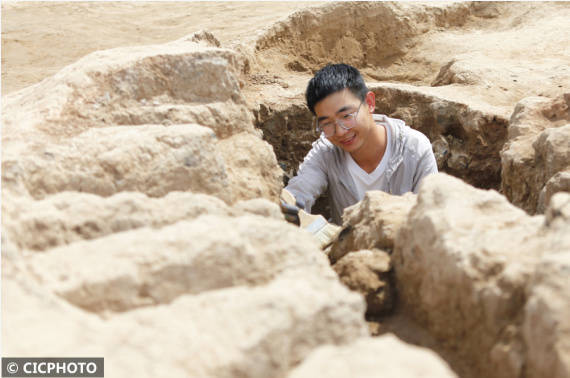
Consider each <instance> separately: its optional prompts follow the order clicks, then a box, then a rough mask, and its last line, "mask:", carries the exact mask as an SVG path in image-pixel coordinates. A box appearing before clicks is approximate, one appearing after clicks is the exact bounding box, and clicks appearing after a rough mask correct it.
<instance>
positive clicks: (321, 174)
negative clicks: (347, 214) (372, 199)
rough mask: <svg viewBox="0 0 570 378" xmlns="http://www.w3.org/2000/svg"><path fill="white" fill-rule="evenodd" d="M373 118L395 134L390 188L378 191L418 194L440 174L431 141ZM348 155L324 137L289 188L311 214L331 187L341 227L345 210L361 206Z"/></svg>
mask: <svg viewBox="0 0 570 378" xmlns="http://www.w3.org/2000/svg"><path fill="white" fill-rule="evenodd" d="M373 117H374V121H376V123H377V124H381V125H384V126H386V127H390V131H391V141H390V143H391V144H390V148H391V156H390V160H389V161H388V165H387V167H386V171H385V172H384V174H385V175H386V186H385V187H382V188H378V190H382V191H384V192H387V193H391V194H397V195H401V194H404V193H406V192H414V193H417V192H418V189H419V184H420V182H421V180H422V178H423V177H425V176H426V175H428V174H430V173H436V172H437V163H436V161H435V157H434V155H433V151H432V148H431V143H430V141H429V139H428V138H427V137H426V136H425V135H424V134H422V133H420V132H419V131H417V130H414V129H412V128H410V127H409V126H406V124H405V123H404V122H403V121H402V120H399V119H394V118H389V117H387V116H385V115H379V114H374V115H373ZM346 153H347V152H345V151H344V150H342V149H341V148H339V147H337V146H335V145H334V144H332V143H331V142H329V141H328V139H326V137H325V136H324V135H321V137H320V138H319V139H317V141H315V142H314V143H313V147H312V148H311V150H310V151H309V153H308V154H307V156H305V159H304V161H303V163H301V165H300V166H299V172H298V173H297V176H295V177H293V178H292V179H291V180H290V181H289V184H288V185H287V187H286V189H287V190H288V191H290V192H291V193H292V194H293V195H294V196H295V198H296V199H297V201H298V202H300V203H303V204H304V206H305V211H307V212H310V211H311V207H312V206H313V204H314V203H315V201H316V200H317V198H318V197H319V196H320V195H321V194H322V193H323V192H324V191H325V190H326V188H327V186H328V188H329V192H330V196H331V198H330V199H331V212H332V219H333V222H335V223H337V224H341V223H342V212H343V210H344V209H345V208H346V207H348V206H351V205H354V204H355V203H357V202H358V198H357V194H356V188H355V184H354V181H353V179H352V176H351V175H350V172H349V171H348V167H347V166H346V164H345V161H346V160H345V155H344V154H346Z"/></svg>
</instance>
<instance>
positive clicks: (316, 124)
mask: <svg viewBox="0 0 570 378" xmlns="http://www.w3.org/2000/svg"><path fill="white" fill-rule="evenodd" d="M365 100H366V99H363V100H362V101H360V105H358V108H357V109H356V111H355V112H352V113H348V114H345V115H344V117H347V116H351V122H352V121H354V122H356V118H358V113H359V112H360V107H361V106H362V104H364V101H365ZM333 122H334V124H335V127H334V129H333V130H334V132H333V133H332V134H331V135H327V133H325V131H324V130H323V129H322V128H321V127H319V122H318V118H317V117H314V118H313V125H314V127H315V130H316V131H317V133H321V132H322V133H324V134H325V136H326V137H327V138H330V137H332V136H333V135H335V134H336V125H339V126H340V127H341V128H343V129H344V130H350V129H352V128H354V126H356V123H355V124H354V125H352V126H350V127H348V126H347V125H345V124H344V122H346V121H343V120H341V119H336V118H335V119H334V120H333Z"/></svg>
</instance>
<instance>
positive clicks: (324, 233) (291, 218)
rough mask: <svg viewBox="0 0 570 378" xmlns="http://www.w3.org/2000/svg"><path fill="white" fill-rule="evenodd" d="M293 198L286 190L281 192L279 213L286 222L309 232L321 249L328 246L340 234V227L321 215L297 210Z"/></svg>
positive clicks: (297, 207)
mask: <svg viewBox="0 0 570 378" xmlns="http://www.w3.org/2000/svg"><path fill="white" fill-rule="evenodd" d="M299 207H300V206H299V204H298V203H297V201H296V200H295V196H293V194H291V192H289V191H288V190H286V189H283V191H282V192H281V211H282V212H283V215H285V219H286V220H287V221H288V222H291V223H294V224H296V225H298V226H300V227H301V228H303V229H305V230H307V231H309V232H310V233H311V234H312V235H313V237H314V238H315V239H317V241H318V243H319V245H320V247H321V249H324V248H326V247H327V246H329V245H330V244H331V243H332V242H333V241H334V240H335V239H336V237H337V235H338V233H339V232H340V227H339V226H337V225H335V224H331V223H328V222H327V221H326V219H325V218H324V217H323V216H322V215H312V214H309V213H307V212H306V211H305V210H302V209H300V208H299Z"/></svg>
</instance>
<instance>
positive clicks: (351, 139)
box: [340, 135, 356, 144]
mask: <svg viewBox="0 0 570 378" xmlns="http://www.w3.org/2000/svg"><path fill="white" fill-rule="evenodd" d="M355 137H356V135H353V136H351V137H350V138H348V139H345V140H341V141H340V143H342V144H348V143H350V142H352V141H353V140H354V138H355Z"/></svg>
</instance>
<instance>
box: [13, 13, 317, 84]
mask: <svg viewBox="0 0 570 378" xmlns="http://www.w3.org/2000/svg"><path fill="white" fill-rule="evenodd" d="M319 4H320V3H318V2H176V3H175V2H172V3H171V2H145V3H136V2H81V3H74V2H37V3H36V2H2V94H7V93H9V92H12V91H15V90H18V89H21V88H24V87H26V86H28V85H31V84H34V83H36V82H38V81H40V80H42V79H44V78H45V77H47V76H51V75H53V74H54V73H56V72H57V71H59V70H60V69H61V68H63V67H65V66H66V65H68V64H70V63H73V62H75V61H76V60H78V59H79V58H81V57H82V56H84V55H86V54H88V53H90V52H93V51H96V50H102V49H108V48H113V47H119V46H132V45H146V44H155V43H165V42H169V41H173V40H175V39H178V38H181V37H183V36H185V35H188V34H191V33H193V32H195V31H198V30H201V29H206V30H209V31H210V32H212V33H213V34H214V35H215V36H216V37H217V38H218V39H219V40H220V41H221V42H222V44H224V45H226V44H228V45H229V44H231V42H232V41H235V40H239V39H242V38H244V37H246V36H248V35H251V34H254V33H255V32H257V31H259V30H261V29H263V28H264V27H266V26H269V25H270V24H272V23H274V22H275V21H277V20H279V19H281V18H285V17H287V16H288V15H289V14H291V13H292V12H294V11H295V10H298V9H302V8H306V7H309V6H315V5H319Z"/></svg>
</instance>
